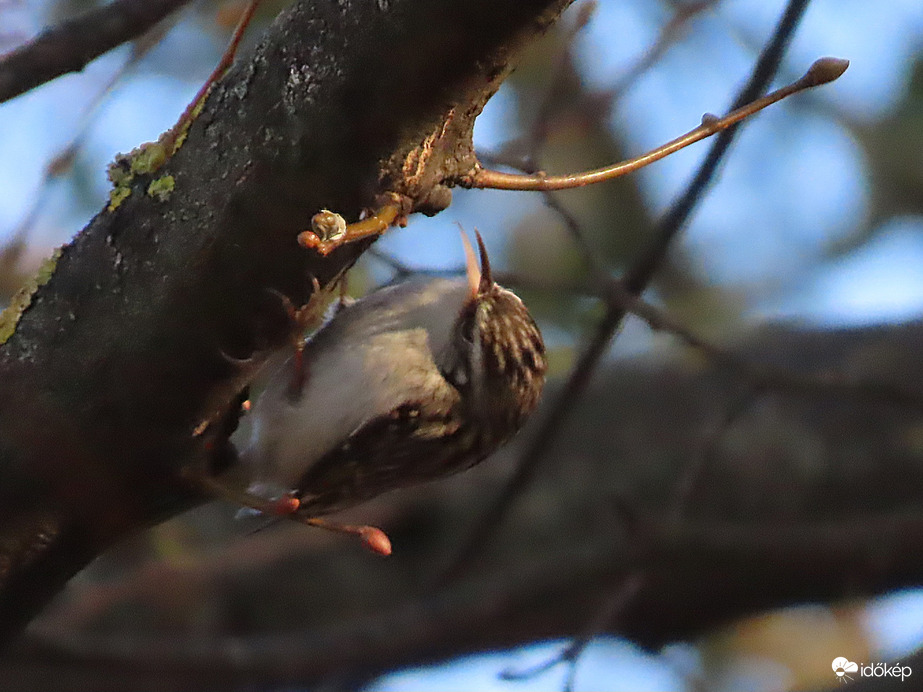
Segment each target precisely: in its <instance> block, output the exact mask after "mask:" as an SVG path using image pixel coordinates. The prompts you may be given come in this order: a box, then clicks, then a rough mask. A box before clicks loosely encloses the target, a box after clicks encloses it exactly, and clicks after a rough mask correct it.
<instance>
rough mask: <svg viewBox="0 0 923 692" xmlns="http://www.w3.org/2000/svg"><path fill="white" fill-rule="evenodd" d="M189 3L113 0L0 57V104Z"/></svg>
mask: <svg viewBox="0 0 923 692" xmlns="http://www.w3.org/2000/svg"><path fill="white" fill-rule="evenodd" d="M188 3H189V0H114V2H112V3H110V4H108V5H106V6H104V7H100V8H97V9H95V10H90V11H88V12H85V13H84V14H82V15H80V16H79V17H75V18H74V19H71V20H69V21H66V22H63V23H62V24H60V25H58V26H56V27H53V28H51V29H46V30H45V31H43V32H42V33H41V34H40V35H39V36H38V37H36V38H35V39H33V40H32V41H30V42H29V43H27V44H25V45H24V46H20V47H19V48H17V49H16V50H13V51H10V52H9V53H7V54H6V55H4V56H2V57H0V103H3V102H4V101H8V100H10V99H11V98H14V97H16V96H19V95H20V94H24V93H25V92H27V91H29V90H30V89H34V88H35V87H37V86H40V85H42V84H44V83H45V82H50V81H51V80H52V79H55V78H56V77H60V76H61V75H63V74H67V73H68V72H79V71H80V70H82V69H83V68H84V67H86V65H87V63H89V62H91V61H92V60H95V59H96V58H98V57H99V56H100V55H102V54H103V53H105V52H107V51H110V50H112V49H113V48H116V47H117V46H120V45H122V44H123V43H126V42H127V41H131V40H132V39H135V38H138V37H139V36H140V35H141V34H143V33H144V32H146V31H147V30H148V29H150V28H151V27H153V26H154V25H155V24H156V23H157V22H159V21H160V20H162V19H163V18H164V17H166V16H167V15H169V14H170V13H172V12H175V11H176V10H178V9H179V8H180V7H183V6H184V5H187V4H188Z"/></svg>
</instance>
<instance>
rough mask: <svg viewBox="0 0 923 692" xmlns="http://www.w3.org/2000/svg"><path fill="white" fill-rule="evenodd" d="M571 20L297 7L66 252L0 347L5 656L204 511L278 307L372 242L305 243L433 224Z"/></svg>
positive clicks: (502, 10) (547, 10) (501, 8)
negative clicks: (422, 214) (494, 104)
mask: <svg viewBox="0 0 923 692" xmlns="http://www.w3.org/2000/svg"><path fill="white" fill-rule="evenodd" d="M567 4H568V1H567V0H505V1H498V0H440V1H439V2H433V1H432V0H375V1H372V0H368V1H358V0H355V1H350V0H339V1H338V2H333V1H330V2H299V3H296V4H295V5H294V6H293V7H291V8H290V9H289V10H287V11H285V12H284V13H283V14H282V15H281V16H280V17H279V18H278V19H277V21H276V22H275V23H274V24H273V26H272V27H271V29H270V30H269V32H268V33H267V35H266V36H265V38H264V39H263V40H262V41H261V42H260V43H259V45H258V47H257V48H256V50H255V52H254V53H253V55H251V56H249V57H246V58H244V59H242V60H240V61H239V62H238V63H237V64H236V66H235V67H234V68H233V69H232V70H231V72H230V73H229V74H228V75H226V77H225V78H224V79H223V80H222V81H221V82H220V83H219V84H218V85H217V87H216V88H215V89H214V90H213V91H212V93H211V95H210V97H209V98H208V100H207V102H206V103H205V106H204V109H203V110H202V111H201V114H200V115H199V116H198V117H197V119H196V120H195V121H194V122H193V124H192V126H191V128H190V129H189V132H188V138H187V139H186V141H185V143H184V144H183V146H182V147H181V148H180V149H179V151H177V152H176V154H175V155H174V156H172V158H170V160H168V161H167V162H166V164H164V165H163V167H162V168H160V169H159V170H157V171H156V172H154V173H152V174H139V175H137V176H135V178H134V180H133V181H131V194H130V195H129V196H128V197H127V198H126V199H124V200H122V201H121V203H120V204H118V205H117V206H116V207H115V208H114V209H112V210H108V209H104V210H103V211H102V212H101V213H100V214H99V215H98V216H97V217H96V218H94V219H93V220H92V221H91V222H90V224H89V225H88V226H87V227H86V228H85V229H84V230H83V231H82V232H81V233H80V234H79V235H78V236H77V237H76V238H75V240H74V241H73V242H72V243H71V244H70V245H68V246H67V247H65V248H64V251H63V254H62V256H61V257H60V259H59V260H58V262H57V266H56V268H55V270H54V273H53V275H52V276H51V278H50V280H49V281H48V282H47V283H46V284H45V285H44V286H42V287H40V288H39V289H38V290H37V292H36V293H35V294H34V295H33V297H32V300H31V305H30V306H29V307H28V309H27V310H26V311H25V312H24V314H23V315H22V318H21V319H20V320H19V323H18V325H17V328H16V331H15V333H14V334H13V335H12V337H11V338H9V340H8V341H6V343H5V344H3V345H2V346H0V639H5V638H9V637H10V636H12V635H13V634H15V633H16V632H17V631H18V630H19V629H20V628H21V627H22V625H23V624H24V623H25V622H26V621H27V620H28V619H29V618H31V617H32V616H33V615H34V614H35V612H36V611H37V610H38V609H39V608H41V607H42V605H43V604H44V603H45V602H46V601H47V600H48V598H50V596H52V595H53V594H54V593H55V592H56V591H57V590H59V589H60V587H61V586H62V585H63V584H64V583H65V582H66V581H67V579H68V578H69V577H70V576H71V575H72V574H73V573H74V572H76V571H77V570H79V569H80V568H81V567H82V566H83V565H84V564H86V562H87V561H89V560H90V559H92V558H93V557H94V556H95V555H96V554H98V553H99V552H100V551H101V550H102V549H104V548H105V547H106V546H108V545H110V544H112V543H113V542H114V541H116V540H118V539H119V538H121V537H123V536H125V535H126V534H128V533H130V532H132V531H134V530H137V529H138V528H140V527H143V526H145V525H149V524H151V523H153V522H157V521H160V520H162V519H163V518H165V517H167V516H170V515H171V514H173V513H176V512H177V511H179V510H181V509H183V508H186V507H188V506H190V505H192V504H194V503H196V502H197V501H199V499H200V498H198V497H197V496H196V495H195V493H193V492H192V491H191V490H190V489H189V487H188V484H187V483H186V482H185V481H184V480H183V476H182V470H183V469H187V468H195V467H201V466H202V465H204V464H206V463H208V458H213V457H214V454H209V453H208V452H207V451H206V447H211V448H212V449H213V450H214V449H215V448H216V446H217V447H218V448H220V446H221V439H220V438H221V433H220V431H219V433H217V435H209V434H206V435H202V436H195V435H194V434H193V431H194V430H195V429H196V428H197V427H198V426H199V425H200V424H201V423H202V422H203V421H206V420H213V419H217V418H220V417H221V416H222V415H223V414H224V413H225V412H226V411H227V410H228V409H229V408H230V409H233V407H234V406H233V402H234V401H235V397H236V395H237V393H238V392H239V390H240V389H241V387H242V385H243V384H244V383H245V382H246V381H247V378H248V377H249V376H251V374H252V372H253V370H254V369H255V367H256V366H258V365H259V364H260V362H262V360H263V359H264V358H265V357H266V356H267V355H268V353H269V352H270V351H271V350H272V349H273V348H274V347H278V346H280V345H281V344H283V343H284V342H285V340H286V338H287V337H288V332H289V331H290V325H289V324H288V322H287V320H286V319H285V313H284V310H283V309H282V306H281V303H280V301H279V300H278V298H273V296H272V294H271V293H270V292H269V291H268V290H267V289H270V288H271V289H275V290H277V291H280V292H282V293H284V294H285V295H287V296H289V297H290V298H291V300H292V301H293V302H294V303H296V304H300V303H303V302H305V301H306V299H307V297H308V295H309V294H310V292H311V286H312V281H311V279H312V277H316V278H317V279H318V280H319V281H320V283H321V284H322V285H323V284H326V283H328V282H329V281H330V280H331V279H332V278H333V277H335V276H336V275H338V274H339V273H340V272H341V271H343V270H344V269H345V268H347V267H348V266H350V265H351V264H352V263H353V262H354V261H355V259H356V257H357V256H358V255H359V253H360V252H361V251H362V250H363V249H364V247H365V246H367V243H366V244H362V245H355V246H349V247H345V248H343V249H341V250H338V251H336V252H334V253H333V254H331V255H330V256H329V257H326V258H321V257H319V256H317V255H315V254H313V253H310V252H305V251H302V250H300V249H299V247H298V246H297V244H296V242H295V237H296V235H297V233H298V232H299V231H301V230H304V229H305V228H306V227H308V224H309V219H310V217H311V216H312V215H313V214H314V213H316V212H317V211H319V210H320V209H321V208H330V209H334V210H336V211H338V212H340V213H342V214H343V215H344V216H345V217H346V218H347V219H356V218H358V215H359V213H360V210H361V209H362V208H364V207H367V206H371V205H373V204H374V203H375V200H376V197H377V196H378V195H380V194H382V193H386V192H396V193H399V194H401V195H403V196H404V201H405V203H406V205H407V207H409V208H421V209H423V210H426V211H433V210H434V202H433V198H434V197H435V198H437V200H438V198H440V194H439V192H438V190H437V193H436V194H435V195H431V194H430V193H431V192H432V191H433V190H434V188H438V184H439V183H440V182H441V181H442V180H443V179H444V178H446V177H451V176H452V175H454V174H455V173H456V172H458V171H459V170H463V169H465V168H466V167H470V165H471V163H472V158H471V157H472V152H471V140H470V136H471V127H472V125H473V120H474V117H475V116H476V115H477V113H478V112H479V111H480V109H481V107H482V106H483V105H484V103H485V102H486V100H487V99H488V98H489V97H490V95H491V94H492V93H493V92H494V91H495V90H496V88H497V87H498V86H499V83H500V81H501V80H502V78H503V76H504V75H505V74H506V73H507V71H508V70H509V69H510V60H511V58H512V57H513V55H514V54H515V52H516V50H517V49H518V48H519V47H520V46H521V45H522V44H523V43H526V42H528V41H529V40H531V39H532V38H534V37H535V36H536V35H537V34H539V33H541V32H542V31H543V30H544V29H545V28H546V27H547V25H548V24H549V23H550V22H552V21H553V20H554V18H555V17H556V16H557V14H558V13H559V12H560V11H561V10H562V9H563V7H564V6H566V5H567ZM168 175H169V176H172V179H173V184H172V192H169V193H168V194H166V195H164V197H163V198H161V197H158V196H156V195H154V196H152V195H150V194H148V190H149V186H150V184H151V183H152V182H155V181H158V182H159V183H163V182H164V181H165V180H166V176H168ZM161 189H163V188H161ZM113 206H115V205H113ZM435 207H437V208H438V205H435ZM227 356H232V357H236V358H241V359H250V361H249V362H248V364H247V365H246V366H243V365H235V364H233V363H232V362H231V361H230V360H229V359H228V357H227ZM216 438H217V439H216Z"/></svg>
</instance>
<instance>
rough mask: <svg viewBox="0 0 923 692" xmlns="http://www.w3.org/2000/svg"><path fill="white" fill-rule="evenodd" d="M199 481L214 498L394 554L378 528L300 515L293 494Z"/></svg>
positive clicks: (206, 478) (211, 479) (209, 478)
mask: <svg viewBox="0 0 923 692" xmlns="http://www.w3.org/2000/svg"><path fill="white" fill-rule="evenodd" d="M197 480H198V483H199V484H200V486H201V487H202V488H203V489H204V490H205V491H206V492H207V493H208V494H209V495H211V496H212V497H216V498H221V499H224V500H229V501H231V502H234V503H236V504H239V505H242V506H243V507H249V508H250V509H253V510H256V511H257V512H259V513H260V514H265V515H267V516H270V517H278V518H281V519H290V520H292V521H297V522H299V523H301V524H305V525H307V526H313V527H315V528H318V529H324V530H325V531H333V532H335V533H345V534H348V535H350V536H356V537H357V538H359V540H360V541H361V542H362V545H363V546H364V547H365V548H366V549H367V550H369V551H371V552H373V553H375V554H376V555H382V556H385V557H387V556H388V555H390V554H391V540H390V539H389V538H388V535H387V534H386V533H385V532H384V531H382V530H381V529H379V528H378V527H376V526H368V525H364V524H362V525H356V524H340V523H338V522H333V521H328V520H326V519H321V518H320V517H310V516H306V515H304V514H301V513H299V511H298V510H299V508H300V507H301V501H300V500H299V499H298V498H297V497H296V496H295V495H294V494H293V493H286V494H285V495H283V496H282V497H279V498H276V499H273V500H270V499H267V498H265V497H261V496H259V495H256V494H255V493H251V492H249V491H247V490H241V489H238V488H233V487H230V486H228V485H225V484H224V483H221V482H220V481H218V480H217V479H215V478H214V477H213V476H204V477H201V478H198V479H197Z"/></svg>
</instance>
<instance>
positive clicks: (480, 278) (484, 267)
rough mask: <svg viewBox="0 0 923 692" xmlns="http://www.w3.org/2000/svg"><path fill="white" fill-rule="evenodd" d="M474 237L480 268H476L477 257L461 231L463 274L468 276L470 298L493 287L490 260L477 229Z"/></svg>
mask: <svg viewBox="0 0 923 692" xmlns="http://www.w3.org/2000/svg"><path fill="white" fill-rule="evenodd" d="M474 235H475V237H476V238H477V241H478V250H479V252H480V255H481V262H480V266H478V259H477V256H476V255H475V254H474V248H473V247H472V246H471V241H470V240H468V236H467V235H466V234H465V232H464V231H461V237H462V245H463V246H464V248H465V273H466V274H467V275H468V287H469V288H470V289H471V297H472V298H475V297H477V296H478V295H481V294H482V293H485V292H486V291H487V290H489V289H490V287H491V286H493V283H494V282H493V278H491V275H490V259H488V257H487V248H485V247H484V239H483V238H481V234H480V233H478V231H477V229H475V231H474Z"/></svg>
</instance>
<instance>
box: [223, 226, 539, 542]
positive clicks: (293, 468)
mask: <svg viewBox="0 0 923 692" xmlns="http://www.w3.org/2000/svg"><path fill="white" fill-rule="evenodd" d="M476 235H477V242H478V247H479V250H480V266H478V261H477V259H476V257H475V253H474V249H473V248H472V246H471V243H470V241H468V239H467V236H465V234H464V233H462V239H463V245H464V250H465V256H466V277H465V278H417V279H412V280H410V281H407V282H403V283H400V284H396V285H393V286H389V287H386V288H382V289H379V290H377V291H375V292H373V293H371V294H369V295H368V296H366V297H365V298H362V299H360V300H358V301H355V302H354V303H352V304H350V305H347V306H345V307H342V308H341V309H340V310H339V311H338V312H336V314H335V315H334V316H333V317H332V318H331V319H330V320H329V321H328V322H327V323H326V324H324V325H323V326H322V327H321V328H320V329H319V330H318V331H317V332H316V333H315V334H314V335H312V336H311V337H309V338H308V339H307V340H306V341H305V342H304V344H303V347H302V348H301V350H300V353H299V354H298V355H297V356H295V355H293V356H292V357H291V358H289V359H288V360H287V361H286V362H284V363H283V364H282V365H281V366H280V367H279V368H278V369H277V370H276V371H275V372H274V373H273V374H272V375H271V376H270V377H269V379H268V381H267V383H266V385H265V387H264V389H263V391H262V393H261V394H260V395H259V397H258V398H257V399H256V401H255V403H254V404H253V406H252V409H251V412H250V416H251V418H252V426H251V435H250V439H249V444H248V445H247V446H246V447H245V449H244V451H243V453H242V455H241V456H242V461H243V462H244V464H245V465H246V467H247V468H248V470H249V471H250V474H251V478H252V483H251V486H250V492H251V493H252V494H255V495H257V496H260V497H264V498H267V499H269V498H268V496H271V495H275V496H276V497H279V496H281V497H283V498H293V503H294V504H292V505H291V509H292V511H297V513H298V514H300V515H302V516H309V517H320V516H322V515H325V514H329V513H333V512H338V511H340V510H343V509H347V508H349V507H352V506H354V505H357V504H359V503H362V502H365V501H367V500H370V499H372V498H374V497H376V496H378V495H380V494H382V493H384V492H388V491H391V490H395V489H397V488H402V487H407V486H412V485H416V484H418V483H422V482H426V481H431V480H434V479H438V478H442V477H445V476H448V475H451V474H455V473H458V472H460V471H464V470H466V469H468V468H471V467H472V466H474V465H475V464H478V463H479V462H481V461H482V460H484V459H485V458H486V457H488V456H489V455H490V454H491V453H492V452H493V451H495V450H496V449H497V448H498V447H499V446H501V445H502V444H504V443H505V442H506V441H507V440H509V439H510V438H511V437H512V436H513V435H514V434H515V433H516V432H517V431H518V430H519V429H520V428H521V426H522V425H523V423H524V422H525V421H526V419H527V418H528V416H529V415H530V414H531V413H532V412H533V411H534V410H535V408H536V406H537V404H538V402H539V399H540V396H541V392H542V388H543V385H544V381H545V374H546V371H547V360H546V357H545V345H544V341H543V339H542V335H541V332H540V331H539V328H538V326H537V324H536V322H535V320H534V319H533V318H532V315H531V314H530V313H529V310H528V309H527V308H526V306H525V305H524V304H523V302H522V300H520V298H519V297H518V296H517V295H515V294H514V293H513V292H512V291H510V290H508V289H505V288H503V287H501V286H500V285H498V284H497V283H495V282H494V280H493V278H492V276H491V269H490V262H489V259H488V256H487V251H486V249H485V247H484V242H483V240H482V239H481V236H480V234H479V233H476ZM293 383H296V386H293ZM251 504H252V503H251ZM315 521H316V522H317V523H315V525H320V521H321V520H312V523H314V522H315ZM334 528H335V527H334Z"/></svg>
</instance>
